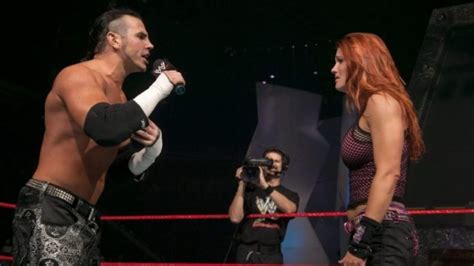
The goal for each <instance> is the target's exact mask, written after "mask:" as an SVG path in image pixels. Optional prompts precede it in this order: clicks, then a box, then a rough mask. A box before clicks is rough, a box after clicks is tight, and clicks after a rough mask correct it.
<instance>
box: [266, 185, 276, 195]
mask: <svg viewBox="0 0 474 266" xmlns="http://www.w3.org/2000/svg"><path fill="white" fill-rule="evenodd" d="M273 190H275V189H274V188H273V187H272V186H270V185H269V186H268V187H267V188H266V189H264V190H263V192H265V194H266V195H267V196H270V194H272V192H273Z"/></svg>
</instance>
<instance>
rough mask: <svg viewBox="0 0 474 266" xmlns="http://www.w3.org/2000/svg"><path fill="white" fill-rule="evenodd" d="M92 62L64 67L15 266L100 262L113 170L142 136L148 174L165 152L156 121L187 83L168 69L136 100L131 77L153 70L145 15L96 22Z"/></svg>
mask: <svg viewBox="0 0 474 266" xmlns="http://www.w3.org/2000/svg"><path fill="white" fill-rule="evenodd" d="M90 38H91V42H92V46H91V48H93V50H91V51H90V53H89V58H88V59H89V60H86V61H83V62H80V63H78V64H75V65H71V66H69V67H66V68H64V69H63V70H62V71H61V72H60V73H59V74H58V75H57V77H56V79H55V81H54V84H53V87H52V89H51V91H50V93H49V94H48V96H47V98H46V103H45V126H46V129H45V133H44V138H43V144H42V147H41V153H40V158H39V164H38V167H37V169H36V171H35V172H34V174H33V178H32V179H30V180H29V181H28V182H27V183H26V185H25V186H24V187H23V188H22V189H21V191H20V193H19V198H18V204H17V209H16V211H15V216H14V220H13V234H14V236H13V246H14V248H13V249H14V252H13V253H14V264H15V265H25V264H28V265H95V264H98V263H99V261H98V253H99V252H98V241H99V236H100V231H101V230H100V229H101V226H100V223H99V218H98V214H97V211H96V208H95V206H94V205H95V204H96V202H97V200H98V199H99V197H100V195H101V194H102V191H103V189H104V184H105V176H106V174H107V171H108V169H109V167H110V165H111V164H112V162H113V161H114V160H115V159H116V157H117V155H118V154H119V153H120V152H121V151H122V150H124V149H126V147H127V146H130V139H131V138H132V139H134V140H136V141H137V142H139V143H140V144H142V145H143V146H144V147H143V149H141V150H139V151H137V152H135V153H133V154H132V155H131V156H130V158H129V159H128V168H129V170H130V172H132V173H133V174H134V175H136V176H139V175H141V174H142V173H143V172H144V171H145V170H146V169H147V168H148V167H149V166H150V165H151V164H152V163H153V162H154V161H155V158H156V157H157V156H158V155H159V154H160V152H161V148H162V136H161V132H160V129H159V128H158V126H157V125H156V124H154V123H153V122H152V121H151V120H149V119H148V116H149V115H150V114H151V112H152V111H153V110H154V108H155V107H156V105H157V104H158V102H159V101H160V100H162V99H163V98H165V97H166V96H167V95H168V94H169V93H170V92H171V90H172V89H173V87H174V84H184V79H183V77H182V76H181V74H180V73H179V72H177V71H165V72H163V73H164V75H160V76H159V77H158V78H157V79H156V81H155V82H154V83H153V84H152V85H151V86H150V87H149V88H148V89H146V90H145V91H143V92H142V93H141V94H140V95H138V96H137V97H135V98H134V99H132V100H128V101H127V99H126V97H125V94H124V92H123V91H122V85H123V82H124V79H125V78H126V77H127V76H128V75H129V74H130V73H134V72H140V71H145V70H146V68H147V65H148V63H149V62H148V58H149V56H150V51H151V50H152V49H153V44H152V43H151V42H150V40H149V38H148V33H147V31H146V28H145V25H144V23H143V21H142V19H141V17H140V15H139V14H137V13H135V12H134V11H131V10H127V9H113V10H109V11H107V12H105V13H103V14H102V15H101V16H99V17H98V18H97V20H96V21H95V23H94V25H93V27H92V29H91V31H90Z"/></svg>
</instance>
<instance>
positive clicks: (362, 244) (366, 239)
mask: <svg viewBox="0 0 474 266" xmlns="http://www.w3.org/2000/svg"><path fill="white" fill-rule="evenodd" d="M381 227H382V225H381V224H380V223H379V222H377V221H375V220H373V219H370V218H368V217H366V216H362V219H361V220H360V222H359V224H358V225H357V226H356V228H355V230H354V234H352V236H351V241H350V244H349V252H350V253H351V254H352V255H354V256H356V257H358V258H361V259H367V257H369V255H370V254H371V253H372V248H371V244H372V240H373V238H374V234H375V233H376V232H377V231H378V230H380V228H381Z"/></svg>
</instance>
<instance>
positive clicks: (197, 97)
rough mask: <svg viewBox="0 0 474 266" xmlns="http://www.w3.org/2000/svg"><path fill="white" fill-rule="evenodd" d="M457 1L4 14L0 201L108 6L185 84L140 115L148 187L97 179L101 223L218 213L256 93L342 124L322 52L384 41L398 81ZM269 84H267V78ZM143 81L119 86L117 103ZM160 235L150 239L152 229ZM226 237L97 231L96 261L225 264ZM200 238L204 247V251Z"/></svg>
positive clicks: (175, 227)
mask: <svg viewBox="0 0 474 266" xmlns="http://www.w3.org/2000/svg"><path fill="white" fill-rule="evenodd" d="M467 2H468V1H441V0H437V1H380V0H379V1H375V0H370V1H332V2H330V1H269V0H265V1H227V0H224V1H197V0H196V1H151V0H142V1H60V2H59V1H58V2H55V3H48V6H45V4H44V3H43V2H31V3H26V2H20V1H16V2H14V3H10V4H11V6H10V7H8V8H6V7H5V8H4V9H3V10H4V13H5V14H4V15H3V16H2V17H1V22H2V25H3V30H2V33H3V39H2V51H3V53H2V56H1V64H2V71H1V74H0V97H1V98H0V99H1V100H0V106H1V107H0V108H1V112H2V115H1V116H0V123H1V125H2V131H1V132H2V133H1V134H2V147H3V149H2V151H3V152H2V155H1V156H2V157H1V160H0V167H1V171H2V185H1V186H0V201H1V202H15V199H16V194H17V193H18V190H19V188H20V187H21V186H22V185H23V184H24V182H25V181H26V180H27V179H28V178H30V176H31V174H32V172H33V171H34V168H35V166H36V163H37V158H38V153H39V148H40V144H41V139H42V133H43V129H44V127H43V119H42V115H43V101H44V99H45V97H46V94H47V93H48V91H49V89H50V87H51V83H52V81H53V79H54V77H55V75H56V74H57V72H58V71H59V70H60V69H62V68H63V67H65V66H66V65H69V64H71V63H75V62H77V61H79V60H80V59H81V58H82V57H83V56H84V55H85V52H86V47H87V40H88V28H89V26H90V25H91V23H92V21H93V20H94V19H95V17H97V16H98V15H99V14H100V13H102V12H103V11H104V10H105V9H106V8H107V7H110V6H128V7H131V8H133V9H135V10H137V11H138V12H140V13H141V14H142V15H143V17H144V20H145V23H146V26H147V29H148V31H149V33H150V36H151V40H152V42H153V43H154V45H155V50H154V52H153V56H154V57H153V58H159V57H166V58H168V59H170V60H171V61H172V62H173V64H174V65H175V66H176V67H178V68H179V69H180V71H181V72H182V73H183V74H184V76H185V78H186V81H187V86H186V88H187V92H186V94H185V95H183V96H176V95H171V96H170V97H169V98H167V99H166V101H164V102H162V103H160V105H159V107H158V108H157V109H158V111H156V112H155V113H154V114H153V115H152V118H153V119H154V120H156V121H157V122H158V124H159V125H160V127H161V128H162V130H163V134H164V138H165V147H164V151H163V154H162V155H161V156H160V158H159V159H158V162H157V163H156V165H154V166H153V173H154V174H153V178H152V179H149V180H146V181H145V182H144V183H141V184H133V183H131V182H129V181H124V180H119V178H116V179H109V180H108V184H107V188H106V191H105V192H104V195H103V198H102V199H101V201H100V202H99V206H100V207H101V209H102V211H103V213H104V214H113V215H118V214H145V213H149V214H173V213H175V214H182V213H226V212H227V208H228V204H229V203H230V201H231V199H232V197H233V195H234V191H235V187H234V185H235V184H234V183H233V173H234V171H235V168H236V167H237V166H238V165H239V163H240V162H241V160H242V159H243V157H244V155H245V153H246V151H247V147H248V143H249V141H250V139H251V137H252V134H253V132H254V129H255V126H256V123H257V120H256V103H255V82H257V81H267V82H271V83H275V84H280V85H287V86H291V87H296V88H300V89H302V90H307V91H310V92H314V93H318V94H321V95H322V96H323V105H322V110H321V117H320V120H322V119H328V118H331V117H337V116H340V115H341V107H342V104H341V99H342V95H341V94H339V93H337V92H335V91H334V89H333V80H332V75H331V74H330V69H331V67H332V64H333V57H334V52H335V49H334V43H335V41H336V40H337V39H339V38H340V37H342V36H343V35H344V34H346V33H348V32H352V31H364V32H373V33H376V34H378V35H380V36H381V37H382V38H383V39H384V40H385V41H386V43H387V45H388V47H389V49H390V50H391V52H392V55H393V57H394V59H395V61H396V63H397V66H398V67H399V70H400V72H401V75H402V77H403V78H404V79H405V80H406V81H407V82H409V80H410V77H411V74H412V71H413V66H414V64H415V61H416V58H417V54H418V52H419V49H420V47H421V44H422V42H423V38H424V33H425V30H426V27H427V26H428V21H429V18H430V14H431V12H432V10H433V9H434V8H440V7H446V6H452V5H456V4H461V3H467ZM270 75H275V78H274V79H271V78H270ZM151 81H152V78H151V76H150V75H148V74H146V73H140V74H134V75H131V76H130V78H129V79H128V80H127V82H126V84H125V90H126V92H127V95H128V96H129V97H133V96H134V95H136V94H137V93H138V92H139V91H141V90H142V89H144V88H146V87H147V86H148V84H150V82H151ZM9 212H10V211H8V210H2V211H0V217H1V218H0V226H1V228H3V229H0V245H1V246H3V248H2V249H3V251H6V252H8V246H9V241H10V239H9V238H10V234H11V232H10V230H9V226H10V224H9V222H10V219H11V214H9ZM160 228H161V229H160ZM233 232H234V227H233V226H232V225H231V224H230V223H229V222H228V221H225V220H224V221H220V220H213V221H178V222H176V221H164V222H162V221H158V222H146V223H143V224H140V225H139V226H137V225H136V223H135V222H126V223H110V224H109V225H107V226H105V231H104V241H103V243H102V246H103V247H102V251H103V255H104V257H105V258H106V259H107V260H114V261H116V260H144V261H152V260H156V261H159V260H161V261H207V262H220V261H223V260H225V257H226V254H227V251H228V249H229V247H230V243H231V238H232V234H233ZM206 239H207V240H206Z"/></svg>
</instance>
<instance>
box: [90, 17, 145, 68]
mask: <svg viewBox="0 0 474 266" xmlns="http://www.w3.org/2000/svg"><path fill="white" fill-rule="evenodd" d="M125 15H128V16H132V17H136V18H138V19H142V17H141V16H140V14H138V13H137V12H136V11H133V10H131V9H128V8H114V9H110V10H108V11H106V12H104V13H102V14H101V15H100V16H99V17H97V19H96V20H95V21H94V24H92V27H91V29H90V31H89V46H88V49H87V53H86V56H85V58H84V60H90V59H92V58H94V55H95V54H97V53H100V52H101V51H102V50H103V49H104V47H105V36H106V35H107V32H109V30H110V29H109V26H110V23H111V22H112V21H114V20H117V19H119V18H121V17H123V16H125Z"/></svg>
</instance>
